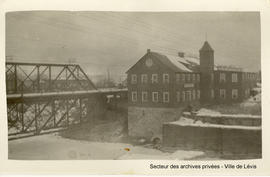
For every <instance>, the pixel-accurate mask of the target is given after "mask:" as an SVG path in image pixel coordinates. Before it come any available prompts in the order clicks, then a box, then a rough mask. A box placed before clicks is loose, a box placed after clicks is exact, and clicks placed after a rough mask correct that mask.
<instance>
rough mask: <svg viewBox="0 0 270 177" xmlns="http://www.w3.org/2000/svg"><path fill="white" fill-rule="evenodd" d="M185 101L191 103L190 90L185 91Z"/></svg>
mask: <svg viewBox="0 0 270 177" xmlns="http://www.w3.org/2000/svg"><path fill="white" fill-rule="evenodd" d="M186 100H187V101H191V91H190V90H189V91H187V93H186Z"/></svg>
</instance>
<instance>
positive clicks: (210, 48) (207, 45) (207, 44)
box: [200, 41, 214, 51]
mask: <svg viewBox="0 0 270 177" xmlns="http://www.w3.org/2000/svg"><path fill="white" fill-rule="evenodd" d="M200 51H214V50H213V49H212V47H211V46H210V44H209V43H208V41H205V42H204V44H203V46H202V48H201V49H200Z"/></svg>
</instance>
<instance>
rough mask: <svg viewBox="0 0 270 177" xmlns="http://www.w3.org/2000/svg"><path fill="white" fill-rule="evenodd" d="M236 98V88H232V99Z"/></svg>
mask: <svg viewBox="0 0 270 177" xmlns="http://www.w3.org/2000/svg"><path fill="white" fill-rule="evenodd" d="M237 98H238V90H237V89H232V99H237Z"/></svg>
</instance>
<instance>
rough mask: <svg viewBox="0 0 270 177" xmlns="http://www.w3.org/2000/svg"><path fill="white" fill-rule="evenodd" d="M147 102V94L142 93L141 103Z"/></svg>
mask: <svg viewBox="0 0 270 177" xmlns="http://www.w3.org/2000/svg"><path fill="white" fill-rule="evenodd" d="M147 100H148V94H147V92H142V102H146V101H147Z"/></svg>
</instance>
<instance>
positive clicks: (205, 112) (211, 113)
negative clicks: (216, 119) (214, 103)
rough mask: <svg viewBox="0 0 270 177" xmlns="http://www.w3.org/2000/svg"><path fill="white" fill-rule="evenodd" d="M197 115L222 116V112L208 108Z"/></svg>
mask: <svg viewBox="0 0 270 177" xmlns="http://www.w3.org/2000/svg"><path fill="white" fill-rule="evenodd" d="M197 115H213V116H214V115H221V113H220V112H218V111H215V110H211V109H206V108H201V109H200V110H199V111H198V112H197Z"/></svg>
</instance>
